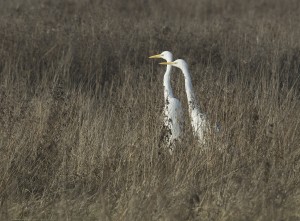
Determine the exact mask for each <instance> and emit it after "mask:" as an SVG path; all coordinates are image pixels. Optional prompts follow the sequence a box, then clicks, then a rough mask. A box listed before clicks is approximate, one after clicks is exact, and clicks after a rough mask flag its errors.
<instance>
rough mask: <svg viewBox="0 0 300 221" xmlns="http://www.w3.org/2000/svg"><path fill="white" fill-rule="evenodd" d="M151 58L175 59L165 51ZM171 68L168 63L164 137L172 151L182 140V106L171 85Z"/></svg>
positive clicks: (165, 77)
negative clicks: (178, 141)
mask: <svg viewBox="0 0 300 221" xmlns="http://www.w3.org/2000/svg"><path fill="white" fill-rule="evenodd" d="M150 58H162V59H164V60H166V61H167V62H171V61H173V55H172V53H171V52H168V51H164V52H162V53H161V54H158V55H153V56H151V57H150ZM171 70H172V66H171V65H167V70H166V72H165V74H164V81H163V85H164V103H165V105H164V129H163V137H162V139H163V140H164V142H165V143H166V145H167V146H168V148H169V150H170V152H172V151H173V149H174V143H175V141H176V140H180V137H181V134H182V125H183V118H182V106H181V103H180V101H179V100H178V99H177V98H176V97H175V96H174V94H173V90H172V87H171Z"/></svg>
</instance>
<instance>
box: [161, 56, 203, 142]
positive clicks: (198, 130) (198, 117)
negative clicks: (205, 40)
mask: <svg viewBox="0 0 300 221" xmlns="http://www.w3.org/2000/svg"><path fill="white" fill-rule="evenodd" d="M160 64H164V65H171V66H174V67H177V68H179V69H181V71H182V73H183V75H184V79H185V91H186V95H187V100H188V106H189V115H190V118H191V124H192V129H193V133H194V135H195V136H197V138H198V140H199V142H200V143H202V144H204V143H205V133H206V132H207V131H208V129H209V126H208V125H209V124H208V120H207V117H206V115H205V114H204V113H201V111H200V107H199V105H198V103H197V101H196V98H195V93H194V89H193V85H192V80H191V76H190V73H189V68H188V64H187V63H186V62H185V61H184V60H182V59H177V60H176V61H173V62H162V63H160Z"/></svg>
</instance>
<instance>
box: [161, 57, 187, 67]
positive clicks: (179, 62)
mask: <svg viewBox="0 0 300 221" xmlns="http://www.w3.org/2000/svg"><path fill="white" fill-rule="evenodd" d="M159 64H164V65H172V66H174V67H177V68H180V69H181V70H182V69H184V68H188V64H187V63H186V62H185V60H182V59H177V60H175V61H172V62H161V63H159Z"/></svg>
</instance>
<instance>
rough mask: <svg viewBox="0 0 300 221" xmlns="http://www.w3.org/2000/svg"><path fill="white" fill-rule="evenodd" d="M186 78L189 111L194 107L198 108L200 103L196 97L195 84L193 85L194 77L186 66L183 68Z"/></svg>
mask: <svg viewBox="0 0 300 221" xmlns="http://www.w3.org/2000/svg"><path fill="white" fill-rule="evenodd" d="M182 72H183V75H184V80H185V91H186V95H187V100H188V105H189V111H192V110H194V109H198V108H199V106H198V103H197V100H196V97H195V93H194V89H193V85H192V79H191V76H190V74H189V71H188V69H187V68H186V67H185V68H183V69H182Z"/></svg>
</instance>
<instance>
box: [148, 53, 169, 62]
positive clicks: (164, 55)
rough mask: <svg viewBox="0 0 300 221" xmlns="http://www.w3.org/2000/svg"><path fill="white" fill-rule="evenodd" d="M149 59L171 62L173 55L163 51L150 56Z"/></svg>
mask: <svg viewBox="0 0 300 221" xmlns="http://www.w3.org/2000/svg"><path fill="white" fill-rule="evenodd" d="M149 58H162V59H164V60H166V61H167V62H170V61H173V54H172V53H171V52H169V51H164V52H162V53H161V54H157V55H153V56H150V57H149Z"/></svg>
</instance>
